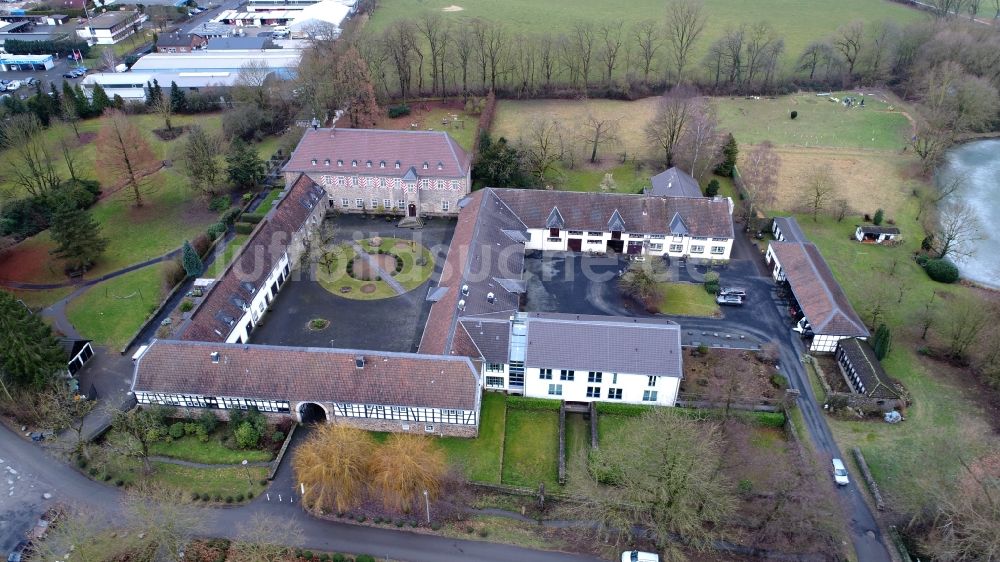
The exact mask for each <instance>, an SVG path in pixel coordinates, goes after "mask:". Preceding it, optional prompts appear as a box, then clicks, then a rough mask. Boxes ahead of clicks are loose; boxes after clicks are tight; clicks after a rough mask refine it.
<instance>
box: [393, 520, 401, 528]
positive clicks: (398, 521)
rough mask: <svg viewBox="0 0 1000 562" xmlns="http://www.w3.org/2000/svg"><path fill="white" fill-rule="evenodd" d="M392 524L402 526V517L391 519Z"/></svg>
mask: <svg viewBox="0 0 1000 562" xmlns="http://www.w3.org/2000/svg"><path fill="white" fill-rule="evenodd" d="M393 525H395V526H397V527H402V526H403V520H402V519H397V520H395V521H393Z"/></svg>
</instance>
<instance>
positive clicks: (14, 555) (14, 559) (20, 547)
mask: <svg viewBox="0 0 1000 562" xmlns="http://www.w3.org/2000/svg"><path fill="white" fill-rule="evenodd" d="M30 546H31V543H30V542H28V541H21V542H19V543H17V545H15V546H14V549H13V550H11V551H10V554H8V555H7V562H21V560H23V559H24V558H25V555H26V554H27V553H28V547H30Z"/></svg>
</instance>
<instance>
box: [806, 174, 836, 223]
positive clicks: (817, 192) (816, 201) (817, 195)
mask: <svg viewBox="0 0 1000 562" xmlns="http://www.w3.org/2000/svg"><path fill="white" fill-rule="evenodd" d="M836 191H837V188H836V186H835V185H834V182H833V170H832V169H831V168H830V166H829V164H826V165H823V166H819V167H818V168H815V169H814V170H813V171H812V173H810V174H809V176H808V177H807V178H806V181H805V183H803V184H802V195H801V196H802V206H803V207H804V208H805V209H807V210H808V211H809V213H810V214H811V215H812V218H813V222H816V221H817V220H819V213H820V211H822V210H823V209H825V208H826V205H827V202H828V201H829V199H830V198H831V197H833V194H834V193H835V192H836Z"/></svg>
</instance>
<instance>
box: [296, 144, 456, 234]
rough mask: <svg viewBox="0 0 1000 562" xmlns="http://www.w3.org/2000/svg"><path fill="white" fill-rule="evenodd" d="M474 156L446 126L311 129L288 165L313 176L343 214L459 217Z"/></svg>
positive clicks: (331, 204)
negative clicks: (440, 128)
mask: <svg viewBox="0 0 1000 562" xmlns="http://www.w3.org/2000/svg"><path fill="white" fill-rule="evenodd" d="M471 170H472V159H471V157H470V156H469V154H468V153H466V152H465V150H463V149H462V147H460V146H459V145H458V143H457V142H455V139H453V138H451V136H450V135H449V134H448V133H446V132H443V131H389V130H380V129H341V128H332V129H325V128H319V127H316V128H312V129H309V130H307V131H306V133H305V135H304V136H303V137H302V140H301V141H300V142H299V145H298V147H297V148H296V149H295V152H293V153H292V156H291V158H290V159H289V161H288V163H287V164H286V165H285V168H284V171H285V178H286V180H288V181H291V180H292V179H293V178H295V177H297V175H298V174H305V175H307V176H309V178H310V179H312V180H313V181H314V182H316V183H317V184H319V185H321V186H323V188H324V189H326V192H327V195H328V196H329V198H330V206H331V207H332V208H334V209H337V211H339V212H342V213H379V214H382V213H385V214H397V215H400V216H404V215H405V217H407V218H409V219H418V218H419V217H422V216H434V215H444V216H449V215H450V216H454V215H457V214H458V211H459V206H458V203H459V201H461V200H462V199H463V198H464V197H466V196H467V195H468V194H469V191H470V188H471V185H472V176H471Z"/></svg>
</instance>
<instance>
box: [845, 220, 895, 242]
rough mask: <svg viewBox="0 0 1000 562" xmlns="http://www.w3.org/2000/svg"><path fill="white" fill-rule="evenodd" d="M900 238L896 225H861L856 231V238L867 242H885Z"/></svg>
mask: <svg viewBox="0 0 1000 562" xmlns="http://www.w3.org/2000/svg"><path fill="white" fill-rule="evenodd" d="M898 238H899V229H898V228H896V227H894V226H874V225H864V224H863V225H859V226H858V228H857V229H856V230H855V231H854V239H855V240H857V241H858V242H862V243H867V244H884V243H886V242H891V241H894V240H896V239H898Z"/></svg>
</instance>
